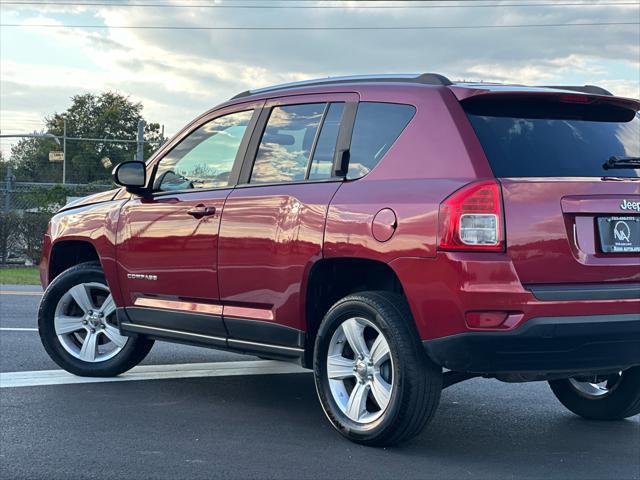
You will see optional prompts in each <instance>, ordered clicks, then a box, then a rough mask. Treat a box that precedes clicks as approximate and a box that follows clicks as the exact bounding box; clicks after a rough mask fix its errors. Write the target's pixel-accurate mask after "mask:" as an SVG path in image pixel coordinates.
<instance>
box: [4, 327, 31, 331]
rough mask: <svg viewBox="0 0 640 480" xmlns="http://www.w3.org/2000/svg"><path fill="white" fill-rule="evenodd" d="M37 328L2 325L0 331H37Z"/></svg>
mask: <svg viewBox="0 0 640 480" xmlns="http://www.w3.org/2000/svg"><path fill="white" fill-rule="evenodd" d="M37 331H38V329H37V328H20V327H0V332H37Z"/></svg>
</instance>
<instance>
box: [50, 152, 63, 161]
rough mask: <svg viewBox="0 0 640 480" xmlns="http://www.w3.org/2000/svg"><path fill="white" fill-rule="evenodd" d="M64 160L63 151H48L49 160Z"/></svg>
mask: <svg viewBox="0 0 640 480" xmlns="http://www.w3.org/2000/svg"><path fill="white" fill-rule="evenodd" d="M63 160H64V152H49V161H50V162H62V161H63Z"/></svg>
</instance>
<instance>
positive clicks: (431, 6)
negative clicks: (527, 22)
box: [0, 0, 640, 10]
mask: <svg viewBox="0 0 640 480" xmlns="http://www.w3.org/2000/svg"><path fill="white" fill-rule="evenodd" d="M227 1H228V0H227ZM280 1H282V0H280ZM296 1H299V0H296ZM361 1H362V0H361ZM364 1H367V0H364ZM387 1H388V0H387ZM401 1H406V0H401ZM438 1H442V0H438ZM0 5H14V6H16V5H31V6H55V7H65V6H81V7H115V8H119V7H133V8H149V7H154V8H155V7H158V8H172V9H177V8H209V9H211V8H215V9H247V10H252V9H256V10H272V9H306V10H336V9H342V10H345V9H368V10H371V9H377V10H380V9H438V8H500V7H603V6H631V5H636V6H640V2H637V1H636V2H628V1H627V2H615V1H614V2H601V3H593V2H554V3H485V4H456V5H452V4H447V5H434V4H420V5H415V4H408V5H359V6H356V5H273V4H272V5H221V4H215V5H211V4H193V3H191V4H182V5H180V4H178V5H176V4H170V3H157V0H156V1H154V2H153V3H114V2H91V3H89V2H76V1H72V2H29V1H26V2H20V1H8V2H6V1H5V2H0Z"/></svg>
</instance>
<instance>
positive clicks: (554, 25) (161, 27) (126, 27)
mask: <svg viewBox="0 0 640 480" xmlns="http://www.w3.org/2000/svg"><path fill="white" fill-rule="evenodd" d="M623 25H640V22H589V23H537V24H535V23H534V24H515V25H428V26H397V27H394V26H380V27H200V26H189V25H185V26H178V25H52V24H46V23H36V24H24V23H2V24H0V27H23V28H95V29H103V30H108V29H122V30H192V31H193V30H199V31H212V30H219V31H249V30H250V31H266V32H270V31H303V30H304V31H328V30H333V31H335V30H340V31H366V30H375V31H381V30H481V29H494V28H495V29H503V28H564V27H606V26H623Z"/></svg>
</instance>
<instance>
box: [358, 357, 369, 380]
mask: <svg viewBox="0 0 640 480" xmlns="http://www.w3.org/2000/svg"><path fill="white" fill-rule="evenodd" d="M367 370H368V369H367V364H366V363H365V362H364V360H358V361H357V362H356V373H357V374H358V376H360V377H361V378H365V377H366V376H367Z"/></svg>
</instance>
